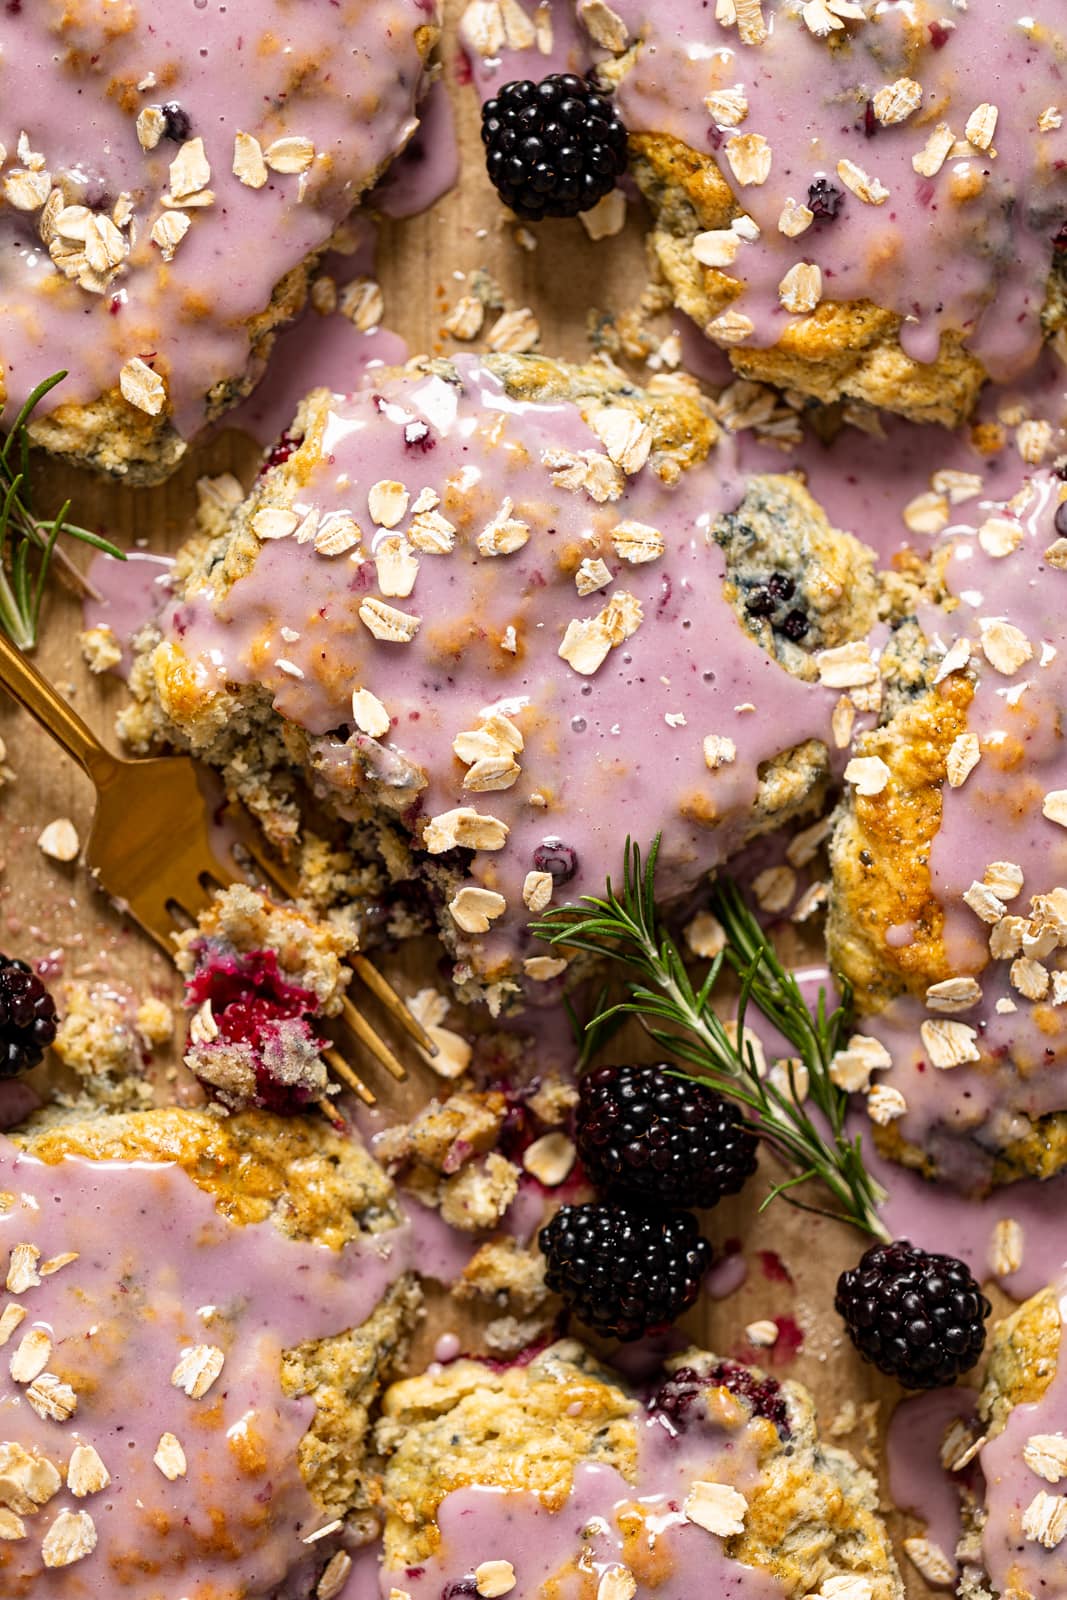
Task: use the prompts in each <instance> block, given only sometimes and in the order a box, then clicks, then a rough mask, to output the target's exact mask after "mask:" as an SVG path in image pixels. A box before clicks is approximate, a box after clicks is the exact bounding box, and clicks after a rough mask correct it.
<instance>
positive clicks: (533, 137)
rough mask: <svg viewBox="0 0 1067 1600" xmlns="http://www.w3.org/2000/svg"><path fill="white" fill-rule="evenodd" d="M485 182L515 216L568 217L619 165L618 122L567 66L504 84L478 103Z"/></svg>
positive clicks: (622, 156) (622, 150) (596, 194)
mask: <svg viewBox="0 0 1067 1600" xmlns="http://www.w3.org/2000/svg"><path fill="white" fill-rule="evenodd" d="M482 143H483V144H484V145H485V162H486V167H487V168H488V171H489V176H490V178H491V179H492V181H493V186H494V188H495V189H496V192H497V193H498V194H499V196H500V198H501V200H503V201H504V203H505V205H509V206H510V207H511V209H512V210H513V211H514V212H515V214H516V216H519V217H525V218H526V220H527V221H529V222H540V220H541V218H542V217H576V216H577V215H578V213H579V212H580V211H588V210H589V208H590V206H595V205H596V203H597V201H598V200H601V199H603V197H604V196H605V195H606V194H610V193H611V191H612V189H614V187H615V182H616V179H618V178H619V177H621V175H622V174H623V173H624V172H625V171H626V129H625V128H624V127H623V125H622V123H621V121H620V120H619V117H618V114H617V112H616V110H615V107H614V106H613V105H612V103H611V101H610V100H607V99H605V97H604V96H603V95H601V94H598V93H597V91H596V90H595V89H594V88H593V87H592V85H591V84H588V83H586V81H585V79H584V78H576V77H575V76H574V74H573V73H570V72H554V73H553V74H552V75H551V77H548V78H544V79H542V81H541V82H540V83H532V82H531V81H530V80H529V79H526V78H524V79H521V80H519V81H518V82H515V83H506V84H505V85H504V87H503V88H502V89H501V90H500V92H499V94H497V95H494V97H493V99H492V100H487V101H486V102H485V104H484V105H483V106H482Z"/></svg>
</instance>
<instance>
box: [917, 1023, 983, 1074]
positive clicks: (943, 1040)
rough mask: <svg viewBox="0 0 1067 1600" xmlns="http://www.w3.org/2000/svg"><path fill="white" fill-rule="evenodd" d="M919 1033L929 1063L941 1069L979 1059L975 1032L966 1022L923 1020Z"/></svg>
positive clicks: (945, 1069)
mask: <svg viewBox="0 0 1067 1600" xmlns="http://www.w3.org/2000/svg"><path fill="white" fill-rule="evenodd" d="M919 1033H920V1035H921V1037H922V1042H923V1048H924V1049H925V1051H926V1053H927V1055H928V1056H929V1058H930V1061H931V1064H932V1065H933V1066H935V1067H938V1068H939V1069H940V1070H942V1071H947V1070H948V1069H949V1068H950V1067H958V1066H960V1065H961V1063H963V1062H965V1061H978V1060H979V1059H980V1056H979V1052H978V1046H977V1042H976V1041H977V1034H976V1033H975V1031H974V1029H973V1028H972V1027H970V1025H969V1024H968V1023H966V1022H941V1021H937V1022H924V1023H923V1024H922V1026H921V1028H920V1029H919Z"/></svg>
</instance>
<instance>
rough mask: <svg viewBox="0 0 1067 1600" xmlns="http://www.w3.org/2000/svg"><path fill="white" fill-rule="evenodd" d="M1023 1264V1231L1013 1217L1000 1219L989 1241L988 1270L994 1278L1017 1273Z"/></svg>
mask: <svg viewBox="0 0 1067 1600" xmlns="http://www.w3.org/2000/svg"><path fill="white" fill-rule="evenodd" d="M1022 1264H1023V1229H1022V1224H1021V1223H1020V1222H1017V1221H1016V1220H1015V1218H1014V1217H1001V1219H1000V1221H999V1222H997V1223H996V1225H995V1226H994V1228H993V1233H992V1237H991V1238H990V1241H989V1268H990V1271H991V1272H992V1273H993V1275H994V1277H997V1278H1004V1277H1007V1276H1008V1274H1009V1273H1012V1272H1018V1270H1019V1268H1020V1267H1021V1266H1022Z"/></svg>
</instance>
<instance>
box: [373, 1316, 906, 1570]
mask: <svg viewBox="0 0 1067 1600" xmlns="http://www.w3.org/2000/svg"><path fill="white" fill-rule="evenodd" d="M669 1366H670V1372H669V1375H668V1377H667V1378H666V1380H665V1381H664V1383H663V1384H662V1386H661V1387H660V1388H659V1389H658V1390H656V1391H654V1392H653V1393H652V1394H651V1395H649V1396H647V1397H645V1398H644V1399H639V1398H637V1397H636V1396H635V1395H634V1394H633V1393H632V1392H631V1391H630V1390H629V1389H628V1388H627V1387H626V1386H625V1385H624V1384H623V1382H622V1380H621V1379H619V1378H617V1377H616V1375H615V1374H613V1373H611V1372H609V1371H608V1370H607V1369H605V1368H604V1367H602V1366H600V1365H598V1364H597V1363H596V1362H595V1361H594V1360H593V1359H592V1357H591V1356H590V1355H588V1353H587V1352H585V1351H584V1350H583V1349H582V1347H581V1346H580V1345H579V1344H577V1343H576V1342H574V1341H566V1342H564V1343H561V1344H556V1345H552V1346H550V1347H549V1348H548V1349H546V1350H543V1351H542V1352H540V1354H535V1355H534V1356H533V1358H532V1359H530V1360H528V1361H525V1362H523V1361H521V1360H520V1361H519V1362H517V1363H516V1364H514V1365H511V1366H500V1365H499V1364H490V1365H483V1364H482V1363H480V1362H477V1361H467V1360H464V1361H458V1362H456V1363H454V1364H453V1365H451V1366H448V1367H444V1368H438V1369H436V1370H434V1371H432V1372H430V1373H427V1374H426V1375H424V1376H422V1377H418V1378H410V1379H406V1380H404V1381H402V1382H400V1383H397V1384H395V1385H394V1386H393V1387H392V1388H391V1389H389V1390H388V1391H387V1392H386V1394H385V1396H384V1399H383V1411H384V1418H383V1421H382V1422H381V1423H380V1424H379V1427H378V1439H379V1443H380V1445H381V1447H382V1450H383V1453H385V1454H386V1456H387V1458H388V1460H387V1465H386V1469H385V1479H384V1492H385V1504H386V1512H387V1518H386V1527H385V1555H384V1560H385V1571H384V1575H383V1586H382V1592H383V1594H384V1593H388V1592H389V1590H390V1585H391V1586H392V1592H393V1594H394V1595H398V1594H399V1595H403V1596H406V1597H409V1600H431V1597H432V1600H438V1597H439V1596H440V1595H442V1594H448V1595H455V1596H459V1595H466V1594H473V1593H498V1594H503V1593H505V1592H508V1593H510V1594H512V1595H513V1596H514V1600H534V1597H536V1596H541V1595H547V1594H549V1593H552V1594H555V1593H557V1592H558V1593H560V1594H561V1595H562V1594H566V1595H568V1596H571V1595H574V1596H576V1597H580V1600H586V1597H587V1596H594V1595H596V1594H598V1593H599V1594H601V1595H604V1594H608V1595H614V1594H618V1595H633V1594H634V1593H635V1592H636V1593H638V1594H644V1593H646V1592H647V1593H649V1594H652V1593H654V1594H655V1595H656V1596H657V1597H662V1600H692V1597H693V1596H694V1595H696V1594H714V1595H719V1594H721V1595H730V1596H736V1597H737V1600H746V1597H752V1600H757V1597H758V1600H774V1597H785V1600H800V1597H801V1596H809V1595H825V1596H827V1597H829V1596H832V1595H833V1594H835V1593H838V1592H840V1593H841V1594H842V1595H844V1594H845V1593H846V1585H845V1579H846V1578H852V1579H854V1580H855V1588H854V1592H855V1593H856V1594H857V1595H859V1594H863V1595H865V1596H869V1597H870V1600H896V1597H898V1596H900V1595H902V1594H903V1590H902V1587H901V1583H900V1578H899V1575H898V1573H897V1570H896V1566H895V1563H894V1560H893V1555H892V1551H891V1549H890V1546H889V1541H888V1537H887V1535H886V1531H885V1528H884V1527H883V1525H882V1522H881V1520H880V1518H879V1515H878V1509H877V1507H878V1497H877V1489H876V1486H875V1482H874V1479H873V1478H872V1477H871V1476H870V1474H869V1473H867V1472H865V1471H864V1470H863V1469H862V1468H861V1467H859V1466H857V1464H856V1462H855V1461H854V1460H853V1459H852V1457H851V1456H850V1455H848V1454H847V1453H846V1452H845V1451H843V1450H839V1449H835V1448H833V1447H830V1446H825V1445H823V1444H822V1443H821V1442H820V1440H819V1438H818V1435H817V1433H816V1427H815V1414H814V1407H813V1405H812V1401H811V1398H810V1396H809V1395H808V1393H807V1391H806V1390H804V1389H802V1388H801V1387H800V1386H799V1385H798V1384H795V1383H779V1382H778V1381H777V1380H776V1379H774V1378H770V1377H767V1376H766V1375H765V1374H763V1373H761V1372H759V1371H758V1370H756V1369H753V1368H750V1367H743V1366H739V1365H738V1364H737V1363H736V1362H730V1361H720V1360H719V1359H718V1358H717V1357H715V1356H711V1355H707V1354H705V1353H704V1352H702V1351H697V1350H691V1351H689V1352H687V1353H686V1354H685V1355H681V1356H678V1357H676V1358H674V1359H673V1360H672V1361H671V1362H670V1363H669ZM508 1568H511V1569H512V1570H513V1578H514V1586H513V1587H511V1588H509V1589H508V1590H506V1591H505V1589H504V1587H500V1588H498V1589H489V1588H488V1587H487V1584H488V1582H489V1581H491V1579H492V1577H493V1575H494V1574H496V1575H497V1576H499V1578H500V1580H501V1582H503V1580H504V1578H506V1577H507V1576H508ZM608 1575H613V1576H612V1581H609V1582H607V1583H605V1580H606V1579H607V1578H608ZM479 1579H480V1580H481V1581H480V1582H479ZM553 1580H555V1581H554V1583H553ZM476 1585H477V1587H476ZM556 1585H558V1586H559V1587H558V1590H557V1587H556ZM848 1592H849V1593H851V1592H853V1591H852V1590H849V1591H848Z"/></svg>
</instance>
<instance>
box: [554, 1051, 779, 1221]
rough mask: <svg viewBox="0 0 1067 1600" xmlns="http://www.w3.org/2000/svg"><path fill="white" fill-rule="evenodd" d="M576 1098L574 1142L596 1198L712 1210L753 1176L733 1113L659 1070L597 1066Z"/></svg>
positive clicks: (747, 1145) (751, 1153)
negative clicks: (623, 1197) (639, 1199)
mask: <svg viewBox="0 0 1067 1600" xmlns="http://www.w3.org/2000/svg"><path fill="white" fill-rule="evenodd" d="M579 1095H580V1099H579V1102H578V1110H577V1114H576V1119H575V1142H576V1144H577V1146H578V1154H579V1156H580V1157H581V1161H582V1165H583V1167H584V1168H585V1171H586V1173H587V1175H588V1177H589V1178H590V1180H591V1182H592V1183H593V1184H594V1185H595V1186H596V1188H597V1189H598V1190H599V1191H600V1192H601V1193H602V1194H605V1195H616V1194H620V1195H626V1194H635V1195H641V1196H643V1197H644V1198H645V1199H647V1200H652V1201H657V1202H659V1203H660V1204H662V1205H668V1206H713V1205H716V1204H717V1203H718V1201H720V1200H721V1199H722V1197H723V1195H726V1194H737V1192H738V1190H739V1189H741V1188H742V1187H743V1186H744V1184H745V1182H746V1180H747V1179H748V1178H750V1177H751V1176H752V1174H753V1173H754V1172H755V1170H756V1161H757V1154H756V1153H757V1150H758V1141H757V1139H756V1136H755V1134H753V1133H750V1132H749V1130H748V1129H747V1128H746V1127H745V1124H744V1119H743V1118H742V1116H741V1113H740V1111H739V1110H738V1109H737V1107H736V1106H735V1105H733V1104H732V1103H731V1102H730V1101H729V1100H724V1099H723V1098H722V1097H721V1096H720V1095H717V1094H714V1093H713V1092H712V1091H711V1090H710V1089H708V1088H705V1087H704V1085H703V1084H699V1083H692V1082H689V1081H686V1080H683V1079H681V1078H673V1077H671V1076H669V1074H668V1072H667V1071H666V1070H665V1069H664V1068H663V1067H654V1066H618V1067H599V1068H597V1070H596V1071H595V1072H587V1073H586V1074H585V1076H584V1077H583V1078H582V1080H581V1083H580V1084H579Z"/></svg>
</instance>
